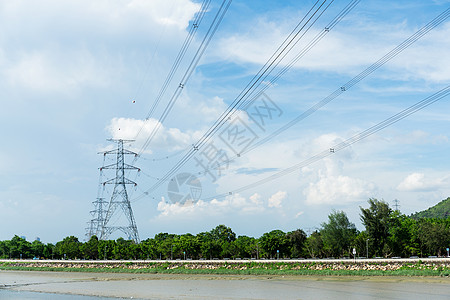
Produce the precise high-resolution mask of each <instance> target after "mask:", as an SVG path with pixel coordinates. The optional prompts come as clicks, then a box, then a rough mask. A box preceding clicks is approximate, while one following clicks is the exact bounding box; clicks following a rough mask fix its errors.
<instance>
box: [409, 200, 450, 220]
mask: <svg viewBox="0 0 450 300" xmlns="http://www.w3.org/2000/svg"><path fill="white" fill-rule="evenodd" d="M448 217H450V197H448V198H447V199H445V200H442V201H441V202H439V203H438V204H436V205H435V206H432V207H430V208H429V209H427V210H424V211H420V212H416V213H414V214H412V215H411V218H413V219H416V220H418V219H421V218H438V219H446V218H448Z"/></svg>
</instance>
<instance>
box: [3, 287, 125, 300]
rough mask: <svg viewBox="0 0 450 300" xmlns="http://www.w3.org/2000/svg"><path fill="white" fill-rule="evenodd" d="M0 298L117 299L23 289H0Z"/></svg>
mask: <svg viewBox="0 0 450 300" xmlns="http://www.w3.org/2000/svg"><path fill="white" fill-rule="evenodd" d="M0 299H2V300H3V299H5V300H6V299H8V300H9V299H10V300H44V299H45V300H48V299H60V300H108V299H116V300H117V298H110V297H95V296H80V295H64V294H49V293H35V292H23V291H11V290H2V289H0Z"/></svg>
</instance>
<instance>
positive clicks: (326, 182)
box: [303, 175, 375, 204]
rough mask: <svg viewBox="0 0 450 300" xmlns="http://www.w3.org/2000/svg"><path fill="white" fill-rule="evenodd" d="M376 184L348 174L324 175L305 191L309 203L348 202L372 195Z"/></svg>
mask: <svg viewBox="0 0 450 300" xmlns="http://www.w3.org/2000/svg"><path fill="white" fill-rule="evenodd" d="M374 189H375V185H374V184H372V183H367V182H365V181H364V180H361V179H357V178H351V177H348V176H342V175H339V176H330V177H323V178H321V179H320V180H319V181H317V182H315V183H310V184H309V187H308V188H307V189H306V190H305V191H304V192H303V193H304V195H305V196H306V203H308V204H346V203H351V202H358V201H361V200H363V199H366V198H368V197H370V196H371V195H372V193H373V191H374Z"/></svg>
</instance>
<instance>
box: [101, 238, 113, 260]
mask: <svg viewBox="0 0 450 300" xmlns="http://www.w3.org/2000/svg"><path fill="white" fill-rule="evenodd" d="M115 247H116V241H114V240H99V241H98V258H99V259H103V260H107V259H114V252H113V251H114V249H115Z"/></svg>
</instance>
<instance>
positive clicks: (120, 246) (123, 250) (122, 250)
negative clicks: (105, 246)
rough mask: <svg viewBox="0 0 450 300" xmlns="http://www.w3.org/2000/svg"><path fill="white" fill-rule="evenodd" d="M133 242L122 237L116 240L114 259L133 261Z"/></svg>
mask: <svg viewBox="0 0 450 300" xmlns="http://www.w3.org/2000/svg"><path fill="white" fill-rule="evenodd" d="M132 243H133V241H131V240H125V239H124V238H122V237H120V238H118V239H117V240H116V243H115V245H114V249H113V255H114V259H132V258H134V257H133V251H132V249H131V244H132Z"/></svg>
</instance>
